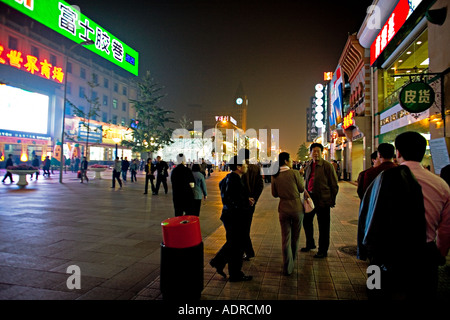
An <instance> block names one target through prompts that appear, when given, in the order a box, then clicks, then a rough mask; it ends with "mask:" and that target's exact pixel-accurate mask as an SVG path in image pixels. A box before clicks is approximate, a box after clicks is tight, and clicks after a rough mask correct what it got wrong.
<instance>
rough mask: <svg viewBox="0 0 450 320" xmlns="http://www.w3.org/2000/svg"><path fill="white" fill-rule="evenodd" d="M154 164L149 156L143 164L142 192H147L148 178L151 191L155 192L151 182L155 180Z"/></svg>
mask: <svg viewBox="0 0 450 320" xmlns="http://www.w3.org/2000/svg"><path fill="white" fill-rule="evenodd" d="M155 170H156V168H155V165H154V164H153V162H152V159H151V158H148V159H147V164H146V165H145V191H144V194H147V193H148V181H149V180H150V183H151V185H152V193H154V192H155V184H154V183H153V180H155V176H154V173H155Z"/></svg>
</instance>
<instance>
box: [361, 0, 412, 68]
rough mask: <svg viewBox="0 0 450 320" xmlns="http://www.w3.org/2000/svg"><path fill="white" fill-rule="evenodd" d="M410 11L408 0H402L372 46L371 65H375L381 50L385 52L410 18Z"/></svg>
mask: <svg viewBox="0 0 450 320" xmlns="http://www.w3.org/2000/svg"><path fill="white" fill-rule="evenodd" d="M408 13H409V3H408V0H400V1H399V2H398V4H397V6H396V7H395V9H394V11H393V12H392V14H391V15H390V17H389V19H388V20H387V21H386V23H385V24H384V26H383V28H381V31H380V33H378V36H377V37H376V38H375V41H374V42H373V43H372V45H371V46H370V65H373V63H374V62H375V60H377V58H378V57H379V56H380V54H381V52H383V50H384V49H385V48H386V46H387V45H388V44H389V42H390V41H391V40H392V38H393V37H394V36H395V34H396V33H397V32H398V30H400V28H401V27H402V26H403V24H404V23H405V21H406V19H407V18H408Z"/></svg>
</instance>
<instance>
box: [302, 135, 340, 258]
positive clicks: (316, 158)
mask: <svg viewBox="0 0 450 320" xmlns="http://www.w3.org/2000/svg"><path fill="white" fill-rule="evenodd" d="M309 151H310V155H311V158H312V160H311V161H310V163H309V165H308V166H307V167H306V170H305V187H306V189H307V191H308V193H309V195H310V196H311V199H312V200H313V202H314V206H315V208H314V210H313V211H311V212H310V213H305V216H304V218H303V228H304V230H305V235H306V247H304V248H302V249H301V251H302V252H308V251H310V250H311V249H315V248H316V245H315V242H314V228H313V220H314V216H315V215H317V222H318V224H319V250H318V251H317V253H316V254H315V255H314V258H324V257H326V256H327V255H328V253H327V252H328V247H329V245H330V208H332V207H334V206H335V205H336V196H337V194H338V191H339V186H338V179H337V174H336V171H335V170H334V168H333V166H332V165H331V163H329V162H328V161H326V160H324V159H323V158H322V152H323V145H322V144H320V143H313V144H311V146H310V147H309Z"/></svg>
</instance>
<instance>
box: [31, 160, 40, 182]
mask: <svg viewBox="0 0 450 320" xmlns="http://www.w3.org/2000/svg"><path fill="white" fill-rule="evenodd" d="M31 165H32V166H33V167H35V168H37V171H36V180H37V179H38V177H39V169H40V166H41V165H40V163H39V158H38V156H37V155H34V158H33V162H31ZM31 179H33V174H31Z"/></svg>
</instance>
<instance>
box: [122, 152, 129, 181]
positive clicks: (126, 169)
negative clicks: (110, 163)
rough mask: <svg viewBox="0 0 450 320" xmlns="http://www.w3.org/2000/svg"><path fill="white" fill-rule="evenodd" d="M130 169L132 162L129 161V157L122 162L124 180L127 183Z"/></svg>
mask: <svg viewBox="0 0 450 320" xmlns="http://www.w3.org/2000/svg"><path fill="white" fill-rule="evenodd" d="M129 167H130V162H129V161H128V157H125V159H123V160H122V180H123V181H125V182H126V181H127V172H128V168H129Z"/></svg>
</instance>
